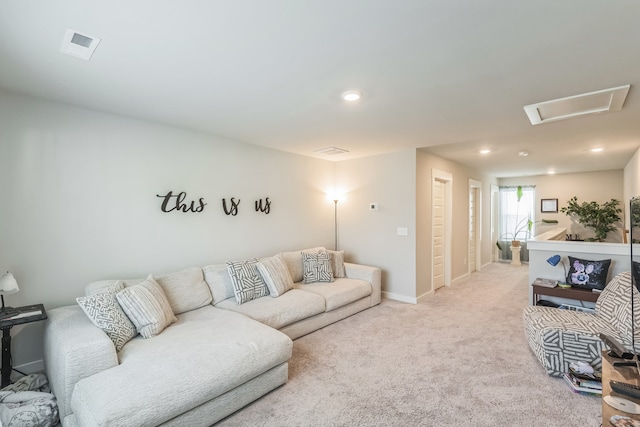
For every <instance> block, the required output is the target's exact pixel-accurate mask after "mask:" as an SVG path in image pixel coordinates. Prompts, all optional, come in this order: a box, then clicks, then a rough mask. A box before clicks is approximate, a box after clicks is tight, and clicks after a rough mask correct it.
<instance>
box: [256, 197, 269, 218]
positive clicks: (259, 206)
mask: <svg viewBox="0 0 640 427" xmlns="http://www.w3.org/2000/svg"><path fill="white" fill-rule="evenodd" d="M255 206H256V212H263V213H264V214H266V215H269V212H271V200H269V198H268V197H267V198H266V199H264V206H262V199H260V200H256V202H255Z"/></svg>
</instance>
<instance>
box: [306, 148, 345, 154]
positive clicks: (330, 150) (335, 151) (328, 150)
mask: <svg viewBox="0 0 640 427" xmlns="http://www.w3.org/2000/svg"><path fill="white" fill-rule="evenodd" d="M348 152H349V150H343V149H342V148H338V147H327V148H321V149H319V150H315V151H314V153H318V154H326V155H329V156H333V155H335V154H343V153H348Z"/></svg>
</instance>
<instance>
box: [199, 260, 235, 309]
mask: <svg viewBox="0 0 640 427" xmlns="http://www.w3.org/2000/svg"><path fill="white" fill-rule="evenodd" d="M202 272H203V273H204V280H205V281H206V282H207V285H209V290H210V291H211V295H212V296H213V302H212V304H213V305H216V304H218V303H219V302H220V301H224V300H226V299H227V298H232V297H235V294H234V293H233V282H231V276H229V271H228V270H227V266H226V265H225V264H213V265H207V266H206V267H203V268H202Z"/></svg>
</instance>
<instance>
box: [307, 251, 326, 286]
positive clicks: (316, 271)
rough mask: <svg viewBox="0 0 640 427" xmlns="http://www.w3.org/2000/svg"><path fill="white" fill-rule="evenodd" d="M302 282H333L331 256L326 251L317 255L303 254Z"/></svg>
mask: <svg viewBox="0 0 640 427" xmlns="http://www.w3.org/2000/svg"><path fill="white" fill-rule="evenodd" d="M302 268H303V271H302V282H303V283H318V282H323V283H328V282H333V270H332V269H331V255H330V254H329V253H327V251H325V250H320V251H318V252H316V253H309V252H302Z"/></svg>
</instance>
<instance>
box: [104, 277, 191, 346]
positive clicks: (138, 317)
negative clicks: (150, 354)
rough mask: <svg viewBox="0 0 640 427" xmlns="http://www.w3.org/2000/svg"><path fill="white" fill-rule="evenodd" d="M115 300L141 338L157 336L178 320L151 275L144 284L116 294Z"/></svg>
mask: <svg viewBox="0 0 640 427" xmlns="http://www.w3.org/2000/svg"><path fill="white" fill-rule="evenodd" d="M116 298H118V302H119V303H120V306H121V307H122V309H123V310H124V312H125V313H127V316H129V319H131V321H132V322H133V324H134V325H135V326H136V329H137V330H138V332H139V333H140V335H142V337H143V338H151V337H154V336H156V335H158V334H159V333H160V332H162V331H163V330H164V328H166V327H167V326H169V325H170V324H172V323H173V322H175V321H176V320H178V319H176V316H175V315H174V314H173V311H172V310H171V305H169V300H167V297H166V296H165V294H164V291H163V290H162V288H161V287H160V285H158V284H157V283H156V281H155V280H153V276H151V274H150V275H149V276H148V277H147V279H146V280H145V281H144V282H142V283H139V284H137V285H134V286H130V287H128V288H124V289H123V290H121V291H120V292H118V294H117V295H116Z"/></svg>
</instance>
